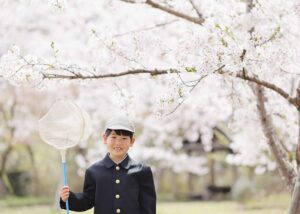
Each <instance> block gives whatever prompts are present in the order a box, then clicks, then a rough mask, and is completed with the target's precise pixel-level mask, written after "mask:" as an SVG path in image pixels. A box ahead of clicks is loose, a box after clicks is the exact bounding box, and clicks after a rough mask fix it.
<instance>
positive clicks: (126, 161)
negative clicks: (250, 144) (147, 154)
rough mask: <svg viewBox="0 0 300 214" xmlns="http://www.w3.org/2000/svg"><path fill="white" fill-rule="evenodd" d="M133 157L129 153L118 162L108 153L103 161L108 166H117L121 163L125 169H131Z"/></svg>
mask: <svg viewBox="0 0 300 214" xmlns="http://www.w3.org/2000/svg"><path fill="white" fill-rule="evenodd" d="M131 162H132V160H131V158H130V157H129V155H127V156H126V157H125V158H124V160H123V161H122V162H121V163H119V164H116V163H115V162H114V161H113V160H112V159H111V158H110V157H109V154H106V156H105V157H104V159H103V163H104V165H105V167H106V168H111V167H113V166H116V165H120V166H122V167H123V168H124V169H129V167H130V165H131Z"/></svg>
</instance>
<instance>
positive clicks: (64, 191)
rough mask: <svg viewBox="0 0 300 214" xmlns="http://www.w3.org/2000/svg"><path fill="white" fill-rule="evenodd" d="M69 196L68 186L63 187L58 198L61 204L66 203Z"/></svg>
mask: <svg viewBox="0 0 300 214" xmlns="http://www.w3.org/2000/svg"><path fill="white" fill-rule="evenodd" d="M69 195H70V188H69V187H68V186H63V187H62V188H61V189H60V198H61V200H63V202H66V201H67V199H68V198H69Z"/></svg>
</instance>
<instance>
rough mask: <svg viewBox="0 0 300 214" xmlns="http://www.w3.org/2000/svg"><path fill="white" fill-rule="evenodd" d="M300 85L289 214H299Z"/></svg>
mask: <svg viewBox="0 0 300 214" xmlns="http://www.w3.org/2000/svg"><path fill="white" fill-rule="evenodd" d="M299 101H300V83H299V85H298V88H297V103H298V108H297V110H298V144H297V149H296V162H297V178H296V182H295V185H294V189H293V195H292V201H291V205H290V210H289V214H300V208H299V203H300V171H299V165H300V105H299Z"/></svg>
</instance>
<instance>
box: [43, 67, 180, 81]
mask: <svg viewBox="0 0 300 214" xmlns="http://www.w3.org/2000/svg"><path fill="white" fill-rule="evenodd" d="M177 72H179V71H177V70H174V69H166V70H157V69H154V70H143V69H137V70H128V71H124V72H120V73H109V74H101V75H92V76H83V75H82V74H74V75H60V74H48V73H43V79H71V80H75V79H81V80H84V79H104V78H111V77H120V76H126V75H135V74H150V75H151V76H157V75H162V74H168V73H177Z"/></svg>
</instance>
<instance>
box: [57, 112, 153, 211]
mask: <svg viewBox="0 0 300 214" xmlns="http://www.w3.org/2000/svg"><path fill="white" fill-rule="evenodd" d="M134 131H135V130H134V125H133V124H132V123H131V122H130V121H129V120H128V119H126V118H122V117H117V118H113V119H111V120H109V121H108V122H107V123H106V126H105V132H104V133H103V134H102V138H103V142H104V143H105V144H106V146H107V150H108V154H107V155H106V156H105V157H104V159H102V160H101V161H99V162H96V163H95V164H93V165H92V166H91V167H89V168H88V169H87V170H86V172H85V178H84V186H83V192H82V193H73V192H72V191H70V189H69V187H67V186H64V187H62V189H61V193H60V197H61V199H60V206H61V208H63V209H65V207H66V203H65V202H66V200H67V199H68V200H69V207H70V210H73V211H85V210H88V209H90V208H92V207H94V214H113V213H122V214H155V213H156V193H155V188H154V182H153V175H152V171H151V168H150V167H148V166H145V165H143V164H140V163H137V162H135V161H134V160H132V159H131V158H130V157H129V155H128V154H127V152H128V150H129V148H130V147H131V146H133V144H134V141H135V139H134V137H133V134H134Z"/></svg>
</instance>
